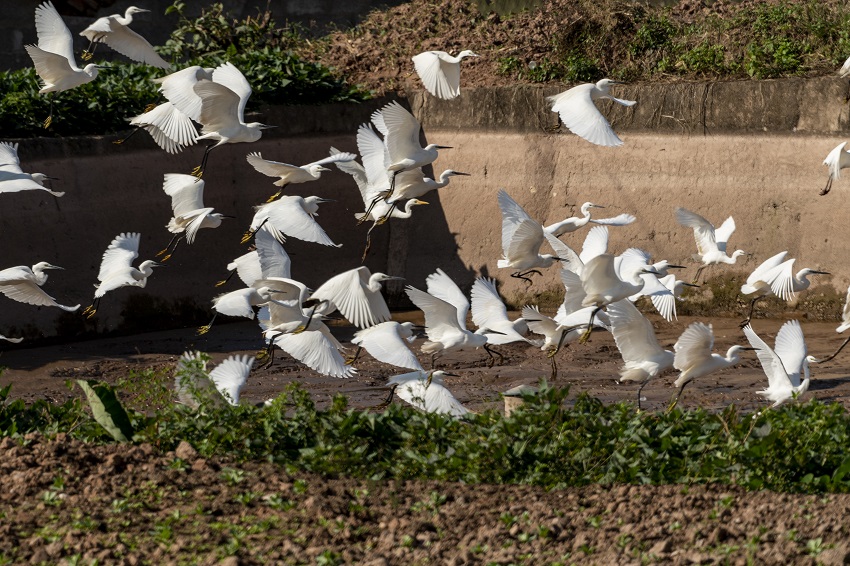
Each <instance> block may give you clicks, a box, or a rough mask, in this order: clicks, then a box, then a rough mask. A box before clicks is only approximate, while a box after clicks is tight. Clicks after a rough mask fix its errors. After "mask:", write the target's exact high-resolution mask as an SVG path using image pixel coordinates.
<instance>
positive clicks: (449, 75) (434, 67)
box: [413, 51, 460, 100]
mask: <svg viewBox="0 0 850 566" xmlns="http://www.w3.org/2000/svg"><path fill="white" fill-rule="evenodd" d="M440 54H441V52H439V51H426V52H424V53H420V54H419V55H416V56H415V57H413V66H414V68H415V69H416V74H417V75H419V78H420V79H422V84H423V85H425V90H427V91H428V92H430V93H431V94H432V95H434V96H436V97H437V98H442V99H445V100H448V99H452V98H455V97H457V96H458V95H459V94H460V65H459V64H458V63H451V62H449V61H443V59H442V58H441V57H440Z"/></svg>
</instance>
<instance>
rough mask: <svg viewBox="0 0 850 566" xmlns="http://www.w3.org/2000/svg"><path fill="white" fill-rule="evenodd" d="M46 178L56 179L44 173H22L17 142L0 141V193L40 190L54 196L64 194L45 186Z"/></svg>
mask: <svg viewBox="0 0 850 566" xmlns="http://www.w3.org/2000/svg"><path fill="white" fill-rule="evenodd" d="M48 179H50V180H56V178H55V177H48V176H47V175H45V174H44V173H24V171H23V169H21V160H20V158H18V144H17V142H16V143H9V142H0V193H16V192H18V191H31V190H41V191H47V192H48V193H50V194H51V195H53V196H55V197H61V196H62V195H64V194H65V193H60V192H57V191H51V190H50V189H48V188H47V187H45V186H44V181H46V180H48Z"/></svg>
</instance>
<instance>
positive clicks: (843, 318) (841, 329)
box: [809, 287, 850, 364]
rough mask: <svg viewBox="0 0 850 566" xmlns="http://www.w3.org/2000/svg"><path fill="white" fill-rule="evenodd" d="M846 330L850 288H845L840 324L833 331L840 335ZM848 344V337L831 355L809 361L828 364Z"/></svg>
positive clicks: (848, 320) (849, 307) (848, 316)
mask: <svg viewBox="0 0 850 566" xmlns="http://www.w3.org/2000/svg"><path fill="white" fill-rule="evenodd" d="M848 328H850V287H848V288H847V296H846V297H845V298H844V309H843V310H842V311H841V324H839V325H838V328H836V329H835V331H836V332H839V333H841V332H844V331H845V330H847V329H848ZM848 342H850V337H848V338H847V339H846V340H845V341H844V342H843V343H842V344H841V346H839V347H838V349H837V350H836V351H835V352H834V353H833V354H832V355H830V356H827V357H825V358H823V359H820V360H819V359H817V358H812V357H811V356H809V361H810V362H812V363H814V364H821V363H823V362H828V361H829V360H831V359H833V358H834V357H835V356H837V355H838V354H839V353H840V352H841V350H843V349H844V346H846V345H847V343H848Z"/></svg>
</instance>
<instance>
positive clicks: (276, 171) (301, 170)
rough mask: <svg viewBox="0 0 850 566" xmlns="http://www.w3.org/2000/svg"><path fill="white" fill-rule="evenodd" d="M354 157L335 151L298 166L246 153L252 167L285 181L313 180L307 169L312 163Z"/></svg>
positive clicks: (320, 164) (316, 163)
mask: <svg viewBox="0 0 850 566" xmlns="http://www.w3.org/2000/svg"><path fill="white" fill-rule="evenodd" d="M356 157H357V156H356V155H355V154H353V153H335V154H333V155H331V156H330V157H326V158H324V159H320V160H319V161H314V162H313V163H308V164H306V165H303V166H299V165H290V164H289V163H282V162H280V161H271V160H269V159H263V156H262V154H261V153H259V152H254V153H249V154H248V157H247V160H248V163H250V164H251V165H252V166H253V167H254V169H256V170H257V171H259V172H260V173H262V174H263V175H268V176H269V177H281V178H282V180H283V182H285V183H304V182H307V181H312V180H315V177H314V176H313V174H312V173H310V172H309V171H308V169H309V167H311V166H313V165H318V166H322V165H328V164H330V163H335V162H337V161H352V160H353V159H355V158H356ZM276 184H277V183H276ZM281 184H282V183H281Z"/></svg>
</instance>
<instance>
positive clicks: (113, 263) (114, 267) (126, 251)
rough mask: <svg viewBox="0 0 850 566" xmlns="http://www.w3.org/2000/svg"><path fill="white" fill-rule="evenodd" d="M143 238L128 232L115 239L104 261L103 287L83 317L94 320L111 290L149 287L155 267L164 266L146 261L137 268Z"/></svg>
mask: <svg viewBox="0 0 850 566" xmlns="http://www.w3.org/2000/svg"><path fill="white" fill-rule="evenodd" d="M141 238H142V235H141V234H139V233H138V232H124V233H121V234H118V235H117V236H115V238H114V239H113V240H112V242H111V243H110V244H109V247H108V248H106V251H105V252H103V259H102V260H101V262H100V272H98V274H97V279H98V281H100V285H95V292H94V302H93V303H92V304H91V305H89V306H88V307H86V309H85V310H84V311H83V315H85V316H86V318H91V317H93V316H94V315H95V313H97V309H98V307H99V306H100V299H101V298H103V296H104V295H105V294H106V293H108V292H109V291H114V290H115V289H119V288H121V287H128V286H130V287H142V288H144V286H145V285H146V284H147V282H148V277H150V276H151V275H152V274H153V268H154V267H159V266H160V264H159V263H157V262H155V261H153V260H150V259H149V260H146V261H143V262H142V263H141V264H139V267H138V268H135V267H133V260H134V259H136V258H137V257H139V241H140V240H141Z"/></svg>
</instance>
